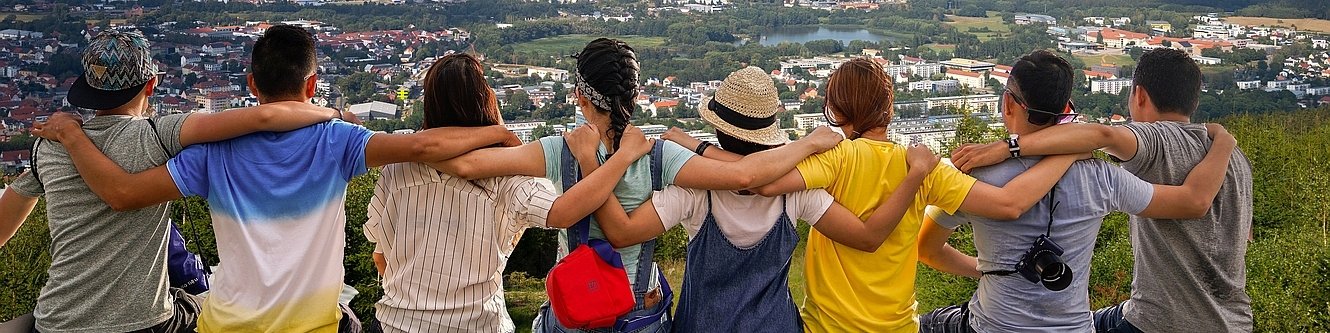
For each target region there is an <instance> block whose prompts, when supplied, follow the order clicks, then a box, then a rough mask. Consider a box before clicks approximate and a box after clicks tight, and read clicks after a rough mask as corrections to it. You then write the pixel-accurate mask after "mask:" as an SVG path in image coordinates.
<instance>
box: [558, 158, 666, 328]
mask: <svg viewBox="0 0 1330 333" xmlns="http://www.w3.org/2000/svg"><path fill="white" fill-rule="evenodd" d="M663 143H664V141H661V140H656V145H655V147H652V150H651V170H652V171H651V172H652V190H656V191H659V190H660V189H661V187H662V186H663V185H662V182H661V181H660V173H661V172H660V168H661V157H662V155H663V154H662V153H663V151H662V149H663ZM560 164H561V167H560V171H561V176H562V178H563V189H564V190H565V191H566V190H568V189H569V188H571V187H573V184H575V183H577V181H578V180H580V179H581V178H582V177H581V175H582V173H581V171H580V170H579V169H578V167H577V161H576V160H575V159H574V158H573V156H572V153H571V152H570V151H569V149H568V145H567V143H566V142H565V143H564V147H563V155H562V156H561V158H560ZM590 227H591V218H590V217H585V218H583V219H582V220H581V221H578V222H577V224H574V225H573V226H572V227H569V228H568V238H569V239H568V241H569V244H570V245H573V244H576V248H575V249H573V250H572V251H571V252H569V253H568V255H567V256H565V257H563V259H560V260H559V262H558V263H556V264H555V265H554V268H553V269H551V270H550V272H549V275H548V276H546V277H545V291H546V293H548V294H549V301H550V308H551V310H553V311H552V312H554V316H555V318H557V319H558V320H559V323H560V324H562V325H563V326H564V327H568V328H576V329H582V330H589V329H596V328H610V327H615V328H616V329H619V328H622V329H620V330H621V331H630V330H632V329H633V328H634V327H640V326H642V325H645V324H646V323H649V322H652V321H653V320H651V318H641V319H636V320H624V321H620V320H618V318H619V317H621V316H623V315H625V314H628V312H629V311H632V309H633V305H635V304H637V301H636V299H635V298H634V295H633V289H632V287H631V285H630V284H629V283H628V273H627V272H626V271H625V270H624V268H623V260H622V258H620V257H619V253H618V252H616V251H614V247H613V246H611V245H610V243H609V242H606V241H605V240H601V239H591V238H590V234H589V232H590ZM648 243H649V244H646V243H644V246H651V247H652V248H653V249H654V247H655V242H654V240H653V241H651V242H648ZM570 247H572V246H570ZM648 253H650V252H648ZM648 256H649V255H648ZM638 273H639V274H642V273H643V272H638ZM660 279H661V286H662V288H663V290H664V292H665V293H666V296H665V298H666V299H667V300H668V299H671V297H672V296H669V295H670V294H671V293H670V291H669V284H668V283H666V282H665V281H664V275H663V274H661V275H660ZM657 318H658V317H657Z"/></svg>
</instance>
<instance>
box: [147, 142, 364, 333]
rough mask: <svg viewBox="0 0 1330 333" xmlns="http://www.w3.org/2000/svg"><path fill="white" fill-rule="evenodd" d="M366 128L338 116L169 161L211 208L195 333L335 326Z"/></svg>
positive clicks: (180, 183)
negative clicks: (215, 268) (204, 291)
mask: <svg viewBox="0 0 1330 333" xmlns="http://www.w3.org/2000/svg"><path fill="white" fill-rule="evenodd" d="M372 135H373V133H372V132H370V131H369V130H367V129H365V128H364V127H360V126H356V125H352V124H349V123H345V122H342V121H340V120H333V121H330V122H326V123H321V124H316V125H312V126H309V127H305V128H302V129H298V130H294V131H290V132H285V133H266V132H265V133H255V134H250V135H246V136H243V137H239V138H236V139H233V140H229V141H224V142H216V143H207V144H200V145H193V146H190V147H188V148H186V149H185V150H184V151H182V152H181V153H180V154H179V155H176V157H175V158H172V159H171V160H170V161H169V162H167V168H168V170H169V171H170V173H171V178H172V179H173V180H174V181H175V183H176V186H177V187H179V188H180V193H181V194H183V195H186V196H189V195H198V196H201V197H204V198H206V199H207V200H208V204H209V205H210V206H211V213H212V221H213V222H212V223H213V230H214V231H215V232H216V234H217V245H218V246H217V252H218V256H219V257H220V259H221V262H222V263H225V267H226V269H225V270H224V271H222V272H219V273H218V274H217V276H215V280H214V284H213V286H212V288H213V289H212V291H211V292H210V294H209V295H208V298H207V300H206V301H205V302H204V304H203V312H202V314H201V315H200V316H199V331H200V332H239V331H245V332H249V331H268V332H310V331H320V332H335V331H336V330H337V321H338V320H339V319H340V317H341V313H340V312H339V311H338V308H337V297H338V294H339V292H341V290H342V276H343V269H342V258H343V257H344V254H343V252H344V248H345V243H346V234H345V233H346V232H345V225H346V216H345V214H344V209H343V206H344V201H345V194H346V185H347V182H348V181H349V180H350V179H351V178H352V177H355V176H357V175H360V174H363V173H365V172H366V171H367V170H366V167H365V145H366V144H367V143H368V142H369V138H370V136H372Z"/></svg>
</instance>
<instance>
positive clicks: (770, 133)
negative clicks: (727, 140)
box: [697, 96, 790, 148]
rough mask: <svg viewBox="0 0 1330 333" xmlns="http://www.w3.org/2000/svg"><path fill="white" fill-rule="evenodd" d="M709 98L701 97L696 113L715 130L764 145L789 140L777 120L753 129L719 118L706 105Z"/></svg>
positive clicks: (787, 141)
mask: <svg viewBox="0 0 1330 333" xmlns="http://www.w3.org/2000/svg"><path fill="white" fill-rule="evenodd" d="M711 98H712V97H710V96H708V97H706V98H703V99H702V103H701V104H699V105H698V106H697V113H698V114H700V115H701V116H702V121H705V122H707V124H711V127H715V128H716V130H717V131H720V132H721V133H725V134H726V135H729V136H732V137H734V138H736V139H739V140H743V141H747V142H752V143H756V144H760V145H764V146H779V145H783V144H786V143H789V142H790V137H789V135H787V134H785V131H781V130H780V122H779V121H777V122H775V123H772V124H771V126H767V127H764V128H759V129H755V130H749V129H743V128H739V127H738V126H734V125H731V124H730V123H727V122H725V120H724V119H720V116H718V115H716V111H712V110H711V109H710V108H708V107H707V106H708V105H709V104H711ZM722 148H723V147H722Z"/></svg>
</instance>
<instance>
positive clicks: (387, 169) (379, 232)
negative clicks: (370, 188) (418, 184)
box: [362, 164, 398, 253]
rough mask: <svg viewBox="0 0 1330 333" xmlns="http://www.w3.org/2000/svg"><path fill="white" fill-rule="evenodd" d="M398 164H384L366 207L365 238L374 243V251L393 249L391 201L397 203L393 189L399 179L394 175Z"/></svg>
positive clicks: (381, 251)
mask: <svg viewBox="0 0 1330 333" xmlns="http://www.w3.org/2000/svg"><path fill="white" fill-rule="evenodd" d="M397 167H398V165H397V164H389V165H385V166H383V171H382V173H381V174H380V176H379V181H378V182H375V183H374V196H373V197H372V198H370V200H369V206H367V207H366V208H365V216H366V217H367V218H366V220H365V226H364V227H363V228H362V229H363V230H364V232H365V239H368V240H369V242H370V243H374V252H378V253H384V252H385V251H388V250H392V245H393V244H392V237H391V236H390V235H392V234H393V230H392V229H393V228H394V227H395V226H394V225H393V224H392V222H393V221H394V218H393V211H394V210H393V209H390V208H389V207H390V206H389V205H390V204H391V203H396V201H397V200H396V198H395V195H394V194H395V191H393V190H392V189H393V188H394V187H396V186H394V184H393V182H394V181H395V180H396V179H397V177H395V176H394V175H395V174H396V173H397Z"/></svg>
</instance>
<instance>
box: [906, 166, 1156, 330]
mask: <svg viewBox="0 0 1330 333" xmlns="http://www.w3.org/2000/svg"><path fill="white" fill-rule="evenodd" d="M1038 161H1039V158H1038V157H1022V158H1019V159H1009V160H1007V161H1005V162H1002V163H999V164H997V165H994V166H990V167H986V168H979V169H975V171H974V172H973V173H972V174H971V175H972V176H974V177H975V178H977V179H979V180H980V181H983V182H985V183H989V184H993V185H994V186H1004V185H1006V183H1007V182H1008V181H1011V180H1012V179H1013V178H1016V176H1019V175H1020V174H1021V173H1022V172H1025V170H1027V169H1029V168H1030V167H1033V166H1034V164H1035V163H1037V162H1038ZM1153 197H1154V187H1153V186H1152V185H1151V184H1150V183H1146V182H1145V181H1142V180H1140V179H1138V178H1136V176H1132V175H1131V174H1130V173H1128V172H1127V171H1126V170H1123V169H1122V168H1119V167H1116V166H1113V165H1112V164H1109V163H1108V162H1104V161H1101V160H1086V161H1078V162H1076V163H1074V164H1072V166H1071V169H1068V170H1067V173H1066V174H1065V175H1063V176H1062V179H1061V180H1058V184H1057V187H1055V188H1054V192H1053V196H1052V197H1051V198H1050V197H1048V196H1045V197H1044V198H1043V199H1041V200H1040V201H1039V203H1037V204H1035V206H1034V207H1031V208H1030V210H1029V211H1026V212H1025V213H1024V214H1021V217H1020V218H1019V219H1016V220H1013V221H995V220H991V219H987V218H983V217H979V216H975V215H970V214H965V213H957V215H955V216H949V215H947V214H946V213H945V212H940V211H936V210H934V211H932V212H930V214H933V216H934V219H935V221H936V222H937V224H938V225H941V226H943V227H946V228H956V227H957V226H959V225H961V224H965V223H969V224H971V225H973V227H974V246H975V248H976V249H977V250H978V252H979V270H980V271H984V272H990V271H1011V270H1014V267H1015V265H1016V262H1018V261H1020V259H1021V256H1022V255H1024V254H1025V251H1026V250H1028V249H1030V246H1031V245H1032V244H1034V241H1035V239H1038V238H1039V235H1042V234H1045V233H1046V232H1048V230H1049V210H1050V209H1051V207H1053V206H1052V205H1053V204H1054V203H1056V204H1057V208H1056V209H1055V210H1054V211H1053V217H1052V218H1053V222H1052V234H1051V235H1049V239H1051V240H1052V241H1053V242H1054V243H1057V244H1058V245H1059V246H1061V247H1062V249H1063V251H1065V252H1063V254H1062V260H1063V262H1065V263H1066V264H1067V265H1068V266H1070V267H1071V269H1072V272H1073V274H1072V277H1073V281H1072V283H1071V285H1070V286H1068V287H1067V289H1063V290H1061V291H1051V290H1048V289H1047V288H1044V286H1043V285H1042V284H1038V283H1034V282H1030V281H1029V280H1026V279H1025V278H1024V277H1022V276H1021V275H1020V274H1010V275H995V274H984V275H983V277H982V278H980V279H979V289H978V290H976V291H975V293H974V297H972V298H971V299H970V304H969V307H970V311H971V316H970V327H972V328H974V330H975V331H976V332H1089V331H1093V330H1094V327H1093V326H1094V323H1093V321H1092V320H1091V318H1090V295H1089V278H1090V257H1091V256H1092V255H1093V254H1094V244H1095V239H1096V237H1097V236H1098V234H1099V226H1100V224H1102V223H1103V222H1104V216H1105V215H1108V213H1110V212H1113V211H1123V212H1127V213H1132V214H1135V213H1140V212H1141V211H1143V210H1145V208H1146V207H1147V206H1149V205H1150V200H1151V198H1153ZM1050 201H1051V202H1050Z"/></svg>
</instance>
